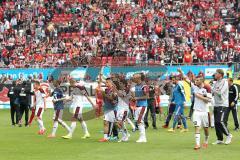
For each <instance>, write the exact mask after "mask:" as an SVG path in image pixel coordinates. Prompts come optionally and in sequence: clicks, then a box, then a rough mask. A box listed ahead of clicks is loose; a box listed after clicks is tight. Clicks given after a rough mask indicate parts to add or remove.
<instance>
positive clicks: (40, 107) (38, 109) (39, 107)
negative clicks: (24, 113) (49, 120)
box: [32, 81, 46, 135]
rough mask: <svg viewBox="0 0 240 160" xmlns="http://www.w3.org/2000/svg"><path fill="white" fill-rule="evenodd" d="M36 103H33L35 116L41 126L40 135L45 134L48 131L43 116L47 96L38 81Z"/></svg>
mask: <svg viewBox="0 0 240 160" xmlns="http://www.w3.org/2000/svg"><path fill="white" fill-rule="evenodd" d="M34 90H35V91H34V103H33V108H34V111H35V116H36V119H37V122H38V126H39V131H38V134H39V135H43V134H44V133H45V132H46V129H45V127H44V124H43V120H42V116H43V112H44V110H46V105H45V97H46V94H45V92H44V90H43V89H42V88H41V86H40V82H38V81H36V82H35V83H34ZM32 117H34V116H32Z"/></svg>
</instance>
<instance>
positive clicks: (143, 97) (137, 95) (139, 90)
mask: <svg viewBox="0 0 240 160" xmlns="http://www.w3.org/2000/svg"><path fill="white" fill-rule="evenodd" d="M144 80H145V76H144V74H141V73H137V74H134V76H133V81H134V82H135V83H136V85H135V86H134V87H133V88H131V95H132V99H134V100H136V106H137V108H136V110H135V112H134V119H135V121H137V125H138V128H139V131H140V137H139V139H138V140H137V141H136V142H137V143H145V142H147V139H146V133H145V126H144V117H145V114H146V111H147V108H146V107H147V105H148V104H147V99H148V98H149V93H148V87H147V85H146V84H145V82H144Z"/></svg>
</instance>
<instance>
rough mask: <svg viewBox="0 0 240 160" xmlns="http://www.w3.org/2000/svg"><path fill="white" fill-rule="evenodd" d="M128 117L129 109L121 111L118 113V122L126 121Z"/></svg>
mask: <svg viewBox="0 0 240 160" xmlns="http://www.w3.org/2000/svg"><path fill="white" fill-rule="evenodd" d="M127 115H128V109H120V110H118V111H117V120H118V121H125V120H126V118H127Z"/></svg>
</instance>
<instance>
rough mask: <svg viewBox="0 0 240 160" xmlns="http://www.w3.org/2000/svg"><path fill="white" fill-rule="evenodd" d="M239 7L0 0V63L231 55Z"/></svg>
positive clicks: (171, 1) (201, 1)
mask: <svg viewBox="0 0 240 160" xmlns="http://www.w3.org/2000/svg"><path fill="white" fill-rule="evenodd" d="M239 8H240V5H239V3H238V0H51V1H50V0H0V67H9V68H19V67H39V68H40V67H41V68H43V67H55V66H59V65H63V64H64V65H74V66H76V65H85V64H93V65H97V64H102V62H103V59H104V63H111V62H112V63H117V64H119V65H123V64H126V63H134V64H135V63H136V64H139V63H147V64H164V63H165V64H203V62H206V63H215V62H217V63H224V62H239V61H240V54H239V52H240V41H239V40H240V19H239V18H240V16H239V15H240V14H239V13H238V12H239ZM106 57H111V58H106ZM119 57H121V58H119Z"/></svg>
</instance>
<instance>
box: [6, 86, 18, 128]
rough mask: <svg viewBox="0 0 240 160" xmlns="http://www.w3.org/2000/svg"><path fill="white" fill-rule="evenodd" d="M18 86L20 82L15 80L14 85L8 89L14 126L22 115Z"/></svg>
mask: <svg viewBox="0 0 240 160" xmlns="http://www.w3.org/2000/svg"><path fill="white" fill-rule="evenodd" d="M17 87H18V82H16V81H13V83H12V86H11V87H10V89H9V91H8V97H9V99H10V112H11V120H12V125H13V126H15V124H18V123H19V116H20V108H19V91H18V89H17ZM15 115H16V121H15Z"/></svg>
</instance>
